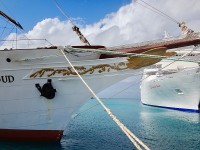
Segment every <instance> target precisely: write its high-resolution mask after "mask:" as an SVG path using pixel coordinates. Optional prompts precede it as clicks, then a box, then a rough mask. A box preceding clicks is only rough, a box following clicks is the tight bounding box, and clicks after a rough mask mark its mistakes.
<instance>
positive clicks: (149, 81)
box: [141, 67, 200, 112]
mask: <svg viewBox="0 0 200 150" xmlns="http://www.w3.org/2000/svg"><path fill="white" fill-rule="evenodd" d="M141 101H142V103H143V104H145V105H150V106H156V107H162V108H168V109H176V110H182V111H188V112H199V109H200V108H199V107H200V71H199V67H196V68H194V69H186V70H183V71H179V72H177V73H173V74H168V75H163V76H162V75H151V76H149V77H147V76H143V79H142V83H141Z"/></svg>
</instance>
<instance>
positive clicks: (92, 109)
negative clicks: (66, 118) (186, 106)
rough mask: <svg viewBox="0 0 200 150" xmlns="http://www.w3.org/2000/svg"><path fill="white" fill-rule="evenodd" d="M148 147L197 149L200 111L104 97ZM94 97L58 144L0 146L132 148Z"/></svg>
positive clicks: (15, 149)
mask: <svg viewBox="0 0 200 150" xmlns="http://www.w3.org/2000/svg"><path fill="white" fill-rule="evenodd" d="M103 101H104V103H105V105H106V106H107V107H108V108H110V110H111V111H112V112H113V114H115V116H117V118H118V119H119V120H120V121H121V122H122V123H123V124H124V125H125V126H126V127H128V128H129V129H130V130H131V131H132V132H133V133H134V134H135V135H136V136H137V137H138V138H139V139H140V140H142V141H143V142H144V143H145V144H146V145H147V146H148V147H149V148H150V149H151V150H199V149H200V114H198V113H187V112H181V111H176V110H169V109H163V108H156V107H151V106H144V105H142V104H141V102H140V99H123V98H120V99H119V98H118V99H103ZM135 149H136V148H135V147H134V145H133V144H132V143H131V142H130V141H129V139H128V138H127V137H126V136H125V134H124V133H123V132H122V131H121V130H120V128H119V127H118V126H117V125H116V124H115V123H114V122H113V120H112V119H111V118H110V117H109V116H108V115H107V114H106V112H105V111H104V110H103V108H102V107H101V106H100V105H98V103H97V102H96V100H95V99H91V100H88V102H87V103H86V104H85V105H84V106H83V107H81V109H80V111H79V112H78V113H77V115H74V117H73V118H72V120H71V121H70V123H69V125H68V126H67V128H66V131H65V135H64V137H63V139H62V140H61V142H60V144H53V143H46V144H38V143H37V144H36V143H14V142H0V150H135Z"/></svg>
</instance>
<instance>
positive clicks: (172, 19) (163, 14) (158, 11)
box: [136, 0, 180, 24]
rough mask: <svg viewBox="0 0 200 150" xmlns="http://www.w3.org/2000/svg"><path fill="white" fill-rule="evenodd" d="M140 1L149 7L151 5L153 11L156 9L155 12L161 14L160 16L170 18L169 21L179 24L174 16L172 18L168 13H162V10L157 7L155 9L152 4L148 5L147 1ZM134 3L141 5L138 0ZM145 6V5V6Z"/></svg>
mask: <svg viewBox="0 0 200 150" xmlns="http://www.w3.org/2000/svg"><path fill="white" fill-rule="evenodd" d="M140 1H141V2H143V3H144V4H146V5H147V6H149V7H151V8H152V9H154V10H155V11H157V13H158V14H160V15H162V16H165V17H167V18H168V19H170V20H171V21H173V22H175V23H177V24H180V23H179V21H177V20H176V19H174V18H172V17H170V16H169V15H167V14H166V13H164V12H162V11H160V10H159V9H157V8H156V7H154V6H152V5H150V4H149V3H147V2H145V1H143V0H140ZM136 3H138V4H140V5H141V3H139V2H138V1H136ZM146 8H147V7H146ZM155 11H154V12H155Z"/></svg>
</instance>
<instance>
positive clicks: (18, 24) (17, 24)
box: [0, 10, 23, 30]
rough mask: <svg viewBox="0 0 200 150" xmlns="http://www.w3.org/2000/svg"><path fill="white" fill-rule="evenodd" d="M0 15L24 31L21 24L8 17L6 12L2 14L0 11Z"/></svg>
mask: <svg viewBox="0 0 200 150" xmlns="http://www.w3.org/2000/svg"><path fill="white" fill-rule="evenodd" d="M0 15H2V16H3V17H4V18H6V19H8V20H9V21H10V22H12V23H13V24H15V25H16V26H17V27H19V28H20V29H22V30H23V27H22V26H21V24H20V23H19V22H16V21H15V20H14V19H12V18H11V17H9V16H8V15H6V14H5V13H4V12H2V11H1V10H0Z"/></svg>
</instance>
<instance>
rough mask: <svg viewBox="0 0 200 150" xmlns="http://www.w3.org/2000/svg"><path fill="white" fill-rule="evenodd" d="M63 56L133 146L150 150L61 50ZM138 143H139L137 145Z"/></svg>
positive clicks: (139, 149)
mask: <svg viewBox="0 0 200 150" xmlns="http://www.w3.org/2000/svg"><path fill="white" fill-rule="evenodd" d="M60 50H61V52H62V54H63V56H64V57H65V59H66V60H67V62H68V63H69V64H70V66H71V67H72V68H73V70H74V71H75V72H76V74H77V75H78V77H79V78H80V79H81V81H82V82H83V83H84V84H85V86H86V87H87V88H88V90H89V91H90V92H91V93H92V95H93V96H94V97H95V98H96V100H97V101H98V102H99V103H100V104H101V106H102V107H103V108H104V110H105V111H106V112H107V114H108V115H109V116H110V117H111V118H112V119H113V121H114V122H115V123H116V124H117V125H118V127H119V128H120V129H121V130H122V131H123V132H124V133H125V134H126V136H127V137H128V138H129V140H130V141H131V142H132V143H133V145H134V146H135V147H136V148H137V149H138V150H142V149H141V148H140V145H141V146H143V148H144V149H146V150H150V149H149V148H148V147H147V146H146V145H145V144H144V143H143V142H142V141H141V140H140V139H138V138H137V137H136V136H135V135H134V134H133V133H132V132H131V131H130V130H129V129H128V128H126V127H125V126H124V125H123V124H122V123H121V122H120V121H119V120H118V119H117V117H116V116H114V114H113V113H112V112H111V111H110V109H108V108H107V107H106V106H105V105H104V103H103V102H102V101H101V100H100V99H99V97H98V96H97V95H96V94H95V93H94V91H93V90H92V89H91V88H90V87H89V85H88V84H87V83H86V82H85V80H84V79H83V78H82V77H81V75H80V74H79V73H78V71H77V70H76V69H75V68H74V66H73V65H72V63H71V62H70V61H69V59H68V58H67V56H66V55H65V53H64V51H63V49H60ZM137 142H138V143H137ZM139 144H140V145H139Z"/></svg>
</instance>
